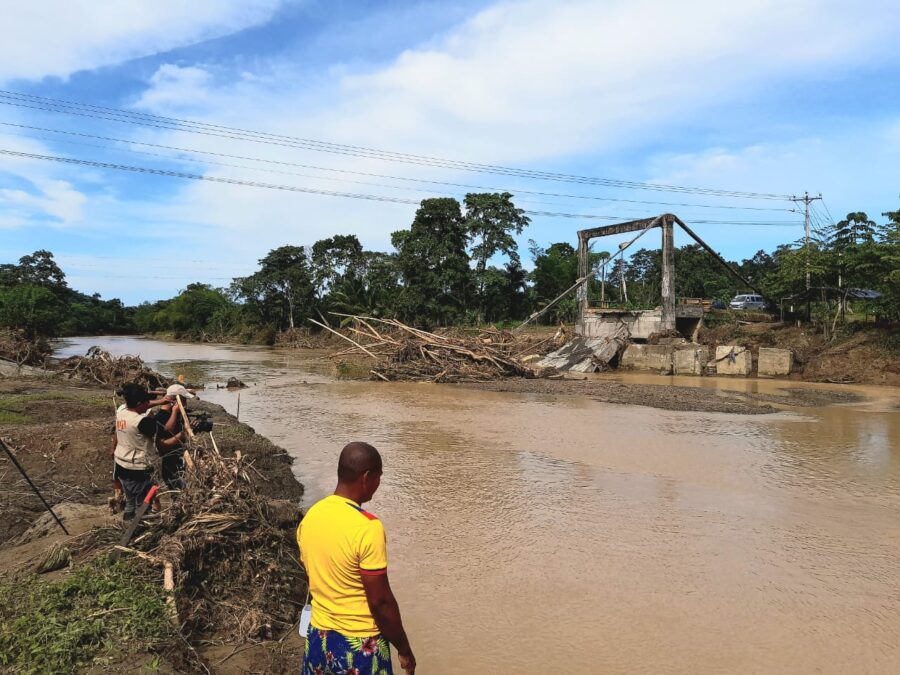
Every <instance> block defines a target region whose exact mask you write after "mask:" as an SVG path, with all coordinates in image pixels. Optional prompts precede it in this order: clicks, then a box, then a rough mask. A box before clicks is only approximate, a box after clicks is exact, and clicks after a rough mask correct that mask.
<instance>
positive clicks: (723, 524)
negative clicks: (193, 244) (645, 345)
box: [58, 338, 900, 675]
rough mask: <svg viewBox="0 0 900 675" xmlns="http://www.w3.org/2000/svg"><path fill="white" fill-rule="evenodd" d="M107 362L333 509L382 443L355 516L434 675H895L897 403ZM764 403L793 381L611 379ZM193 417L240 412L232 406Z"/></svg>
mask: <svg viewBox="0 0 900 675" xmlns="http://www.w3.org/2000/svg"><path fill="white" fill-rule="evenodd" d="M93 344H100V345H101V346H103V348H105V349H108V350H110V351H112V352H113V353H116V354H126V353H128V354H139V355H141V356H142V357H143V358H144V359H145V360H147V361H148V362H149V363H150V364H151V365H152V366H154V367H156V368H158V369H160V370H161V371H163V372H168V373H174V372H184V371H186V372H188V379H189V380H191V381H196V380H198V379H199V380H201V381H205V382H207V383H208V384H209V385H213V384H214V383H216V382H220V383H222V382H224V381H225V379H227V378H228V377H229V376H231V375H235V376H237V377H239V378H240V379H242V380H244V381H245V382H246V383H247V384H249V385H251V386H250V387H249V388H248V389H244V390H243V391H242V392H241V394H240V397H241V398H240V419H241V421H244V422H247V423H248V424H250V425H251V426H253V427H254V428H255V429H256V430H257V431H258V432H260V433H262V434H264V435H266V436H268V437H269V438H271V439H272V440H273V441H274V442H275V443H278V444H279V445H281V446H283V447H284V448H286V449H287V450H288V452H290V453H291V454H292V455H293V456H294V457H296V463H295V465H294V472H295V474H296V476H297V478H298V479H299V480H300V481H301V482H303V484H304V485H305V486H306V501H307V503H312V502H313V501H315V500H317V499H319V498H321V497H323V496H324V495H326V494H329V493H330V491H331V490H332V489H333V487H334V483H335V470H336V459H337V454H338V452H339V451H340V448H341V447H342V446H343V445H344V443H346V442H347V441H349V440H356V439H359V440H366V441H369V442H371V443H373V444H374V445H376V446H377V447H378V448H379V449H380V450H381V452H382V454H383V456H384V460H385V474H384V479H383V481H382V487H381V489H380V491H379V492H378V493H377V494H376V496H375V499H374V500H373V501H372V502H371V504H370V505H369V508H370V510H372V511H373V512H374V513H376V514H378V516H379V517H380V518H381V519H382V520H383V521H384V523H385V527H386V529H387V531H388V538H389V541H388V546H389V556H390V570H391V581H392V584H393V586H394V588H395V591H396V595H397V596H398V598H399V600H400V607H401V610H402V612H403V616H404V622H405V624H406V626H407V629H408V632H409V635H410V640H411V642H412V645H413V648H414V650H415V652H416V655H417V658H418V661H419V672H420V673H423V674H424V675H428V674H430V673H505V672H513V673H569V672H572V673H723V672H728V673H773V672H779V673H813V672H815V673H881V672H884V673H888V672H900V392H897V391H895V390H890V389H882V388H877V387H869V388H865V387H845V388H842V390H849V391H854V392H857V393H860V394H862V395H863V396H864V400H863V401H861V402H858V403H853V404H843V405H832V406H828V407H823V408H803V409H799V408H798V409H785V410H783V411H780V412H778V413H775V414H770V415H746V416H742V415H733V414H724V413H694V412H675V411H667V410H657V409H651V408H644V407H639V406H623V405H614V404H604V403H599V402H596V401H593V400H590V399H588V398H582V397H578V396H569V397H556V398H554V397H551V396H548V395H540V394H520V393H497V392H486V391H476V390H471V389H465V388H458V387H453V386H440V385H431V384H384V383H375V382H358V381H341V380H336V379H335V378H334V377H333V376H332V374H331V372H332V370H331V366H330V363H329V362H327V361H324V360H322V359H321V355H320V354H317V353H315V352H279V351H275V350H271V349H266V348H257V347H226V346H215V345H188V344H179V343H168V342H161V341H154V340H143V339H136V338H85V339H76V340H69V341H67V342H65V343H64V344H63V346H62V348H61V350H60V351H59V352H58V354H59V355H63V356H64V355H68V354H72V353H78V354H83V353H84V351H85V350H86V349H87V348H88V347H89V346H90V345H93ZM612 377H615V378H616V379H618V380H620V381H624V382H628V381H634V382H643V383H660V384H665V383H677V384H686V385H689V386H690V385H695V386H705V387H715V388H720V389H722V390H723V391H724V390H727V389H736V390H744V389H746V388H750V389H753V390H754V391H760V392H767V393H778V391H779V389H780V388H781V387H785V386H791V387H797V386H798V385H797V383H790V385H787V384H785V383H778V382H772V381H768V382H761V381H735V380H717V379H713V378H704V379H701V378H678V380H677V381H676V382H673V378H661V377H655V376H634V375H632V376H624V375H614V376H612ZM202 396H203V397H204V398H206V399H208V400H211V401H214V402H216V403H220V404H222V405H224V406H225V407H226V408H227V409H228V410H229V412H232V413H234V412H236V409H237V402H238V394H237V393H235V392H227V391H225V390H216V389H214V388H212V389H207V390H206V391H205V392H203V393H202Z"/></svg>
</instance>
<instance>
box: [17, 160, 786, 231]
mask: <svg viewBox="0 0 900 675" xmlns="http://www.w3.org/2000/svg"><path fill="white" fill-rule="evenodd" d="M0 154H3V155H9V156H11V157H23V158H26V159H37V160H41V161H47V162H58V163H60V164H75V165H81V166H93V167H97V168H101V169H115V170H117V171H129V172H132V173H142V174H151V175H157V176H168V177H171V178H184V179H189V180H201V181H208V182H212V183H223V184H226V185H244V186H247V187H256V188H265V189H269V190H284V191H288V192H301V193H304V194H315V195H324V196H328V197H345V198H350V199H365V200H369V201H378V202H390V203H394V204H411V205H418V204H419V203H420V202H418V201H416V200H411V199H402V198H400V197H390V196H386V195H373V194H367V193H358V192H356V193H354V192H337V191H333V190H318V189H314V188H305V187H299V186H295V185H281V184H277V183H263V182H260V181H247V180H240V179H237V178H225V177H221V176H203V175H200V174H194V173H186V172H183V171H170V170H168V169H155V168H151V167H143V166H133V165H128V164H111V163H108V162H97V161H94V160H88V159H77V158H73V157H59V156H57V155H39V154H35V153H30V152H18V151H15V150H5V149H0ZM524 212H525V213H526V214H528V215H533V216H548V217H553V218H584V219H589V220H613V221H615V220H621V216H606V215H597V214H590V213H561V212H554V211H529V210H524ZM692 222H695V223H701V224H703V223H706V224H721V225H773V226H791V225H795V223H790V222H757V221H724V220H694V221H692Z"/></svg>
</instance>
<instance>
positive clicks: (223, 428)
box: [0, 376, 305, 673]
mask: <svg viewBox="0 0 900 675" xmlns="http://www.w3.org/2000/svg"><path fill="white" fill-rule="evenodd" d="M114 405H115V403H114V398H113V395H112V390H111V388H107V387H101V386H93V385H89V384H85V383H83V382H76V381H61V380H59V379H58V378H54V377H22V376H20V377H6V378H2V379H0V436H2V437H3V438H5V439H6V440H7V441H8V442H9V443H10V444H11V445H12V446H13V449H14V451H15V453H16V455H17V458H18V460H19V462H20V463H21V464H22V466H23V467H24V468H25V470H26V471H27V472H28V473H29V475H30V477H31V479H32V480H33V481H34V483H35V484H36V485H37V486H39V488H40V489H41V491H42V493H43V494H44V497H45V498H46V499H47V501H48V502H49V503H50V504H51V506H53V508H54V510H55V511H56V512H57V514H58V515H59V516H60V517H61V518H62V520H63V522H64V524H65V525H66V526H67V529H68V530H69V532H70V536H66V535H64V534H63V533H62V532H61V531H60V529H59V528H58V527H57V526H56V525H55V523H54V522H53V521H52V520H51V519H50V516H49V514H46V512H45V511H44V509H43V506H42V505H41V503H40V501H39V500H38V498H37V497H35V496H34V495H33V493H31V492H30V490H29V488H28V486H27V484H26V483H25V481H24V480H23V479H22V478H21V476H20V475H19V474H18V472H17V471H16V469H15V468H14V467H13V466H12V464H11V462H9V460H8V459H7V458H6V457H5V456H4V457H0V467H2V468H0V470H2V472H3V476H4V480H3V482H2V484H0V569H2V570H3V573H2V576H0V598H2V599H3V604H2V608H0V623H2V625H3V628H2V629H0V653H3V655H4V658H5V659H7V660H9V659H11V661H10V662H7V663H5V666H6V667H13V668H14V669H15V670H22V669H23V668H24V669H27V668H33V669H35V671H36V672H41V671H48V670H49V671H52V670H58V669H63V670H71V669H87V668H89V667H95V666H96V665H97V664H104V668H105V669H109V668H112V669H113V670H115V664H117V663H119V664H124V663H127V664H128V667H129V668H132V667H135V666H136V665H139V664H146V665H148V666H152V667H154V668H158V669H160V670H161V671H162V672H173V671H179V670H180V671H183V670H184V669H185V668H187V669H189V670H190V669H195V668H200V669H202V667H201V665H200V664H201V663H203V664H205V666H206V667H207V668H209V669H210V670H211V672H222V673H227V672H241V668H240V664H241V663H243V664H244V665H245V666H246V665H248V664H253V668H254V669H257V668H261V669H263V670H265V672H273V673H279V672H292V671H294V670H296V667H297V663H298V661H299V654H300V652H299V650H300V649H301V646H302V641H301V640H300V639H299V637H297V636H296V631H295V630H294V631H292V630H291V625H292V624H293V622H294V620H295V619H296V617H297V616H298V615H299V608H300V606H301V605H302V603H303V601H304V598H305V588H304V586H303V582H302V578H301V574H300V570H299V566H298V565H297V564H296V554H295V548H296V547H295V544H294V542H293V530H294V528H295V527H296V523H297V521H298V520H299V500H300V498H301V497H302V494H303V487H302V485H300V483H299V482H298V481H297V480H296V479H295V477H294V475H293V472H292V469H291V464H292V461H293V460H292V459H291V457H290V456H288V454H287V453H286V452H285V451H284V450H283V449H282V448H280V447H278V446H276V445H274V444H273V443H271V442H270V441H269V440H268V439H266V438H264V437H262V436H260V435H258V434H256V433H255V432H254V431H253V429H252V428H250V427H249V426H247V425H246V424H241V423H239V422H238V421H237V420H236V419H235V418H234V417H233V416H232V415H229V414H228V413H226V412H225V410H224V409H223V408H222V407H221V406H217V405H215V404H211V403H206V402H197V403H194V404H193V405H192V408H196V409H197V410H203V411H206V412H208V413H210V415H211V419H212V420H213V423H214V425H215V428H214V435H215V437H216V441H217V445H218V448H219V450H220V451H221V457H222V459H221V460H218V461H220V462H221V463H222V467H223V468H224V467H226V466H227V467H233V470H234V471H235V476H234V481H231V482H234V483H236V485H235V486H229V485H224V486H218V487H217V488H216V489H217V490H218V491H219V492H220V493H221V491H222V489H223V488H224V489H225V490H226V493H228V491H234V490H238V491H239V494H240V497H239V498H240V499H241V500H250V503H251V504H257V505H259V508H261V509H262V510H263V511H264V515H265V519H264V522H263V524H264V525H265V526H267V527H268V528H269V530H271V532H268V531H267V536H268V537H269V539H268V540H267V545H268V546H267V548H269V549H271V546H275V547H276V549H278V551H279V552H280V553H279V555H281V556H282V557H281V558H278V557H277V556H274V555H273V556H270V558H271V560H274V561H277V562H278V564H272V563H271V561H269V562H267V561H268V560H269V559H268V558H267V557H266V554H265V552H263V551H259V553H260V554H262V555H260V556H255V555H254V552H249V554H250V556H251V558H250V559H248V560H245V561H244V562H241V560H242V558H241V556H242V552H241V551H240V550H238V548H236V547H239V543H236V542H239V541H240V540H241V538H242V537H246V538H247V539H248V541H249V540H250V539H251V538H252V537H253V536H254V535H253V534H252V533H251V532H249V531H248V533H247V534H246V535H245V534H242V533H241V532H236V533H234V534H233V535H231V537H232V538H231V539H230V540H229V539H228V535H227V534H215V533H214V532H215V530H211V531H209V533H208V534H203V530H198V531H197V533H196V537H197V538H198V541H200V542H201V543H202V544H203V545H204V546H205V547H206V548H204V549H203V550H202V552H201V551H199V550H198V554H201V553H202V557H201V558H200V559H198V560H193V561H189V560H184V561H182V563H181V564H182V565H184V569H183V570H181V571H179V572H178V574H177V575H176V584H177V586H176V590H175V592H174V607H175V612H176V618H177V619H178V623H177V624H176V622H175V621H174V620H166V621H164V622H162V623H160V622H155V621H146V622H144V623H145V624H146V625H144V624H143V623H142V624H141V627H139V628H135V626H134V625H133V624H132V623H129V621H130V620H135V621H138V622H141V621H142V616H144V615H146V616H149V617H155V616H163V617H168V619H171V618H172V617H171V613H172V609H171V607H172V605H171V604H170V603H171V601H169V600H167V597H168V596H167V595H166V594H164V593H163V592H162V590H161V589H162V583H163V569H162V567H160V566H157V565H156V564H155V563H153V562H150V563H148V562H147V559H138V558H136V557H135V556H138V555H139V554H126V555H124V556H123V561H122V562H119V563H116V564H115V565H112V564H111V563H110V562H109V561H108V559H107V554H108V553H109V552H110V551H111V550H112V546H113V544H114V543H115V542H116V541H117V539H118V537H119V536H120V535H121V532H122V530H123V525H122V522H121V516H119V515H116V516H113V515H111V514H110V510H109V508H108V506H107V498H108V497H109V495H110V494H111V468H112V462H111V460H110V458H109V454H108V448H109V445H110V437H111V434H112V419H113V410H114ZM236 458H239V459H236ZM198 470H199V469H198ZM229 470H231V469H229ZM238 474H240V475H238ZM241 485H243V487H242V486H241ZM229 494H230V493H229ZM229 494H225V495H224V496H225V497H226V499H225V500H224V501H227V497H228V496H229ZM209 496H210V497H211V496H212V495H209ZM174 506H175V504H174V502H173V497H172V495H171V494H168V495H166V494H164V495H163V497H162V508H163V512H162V514H161V516H160V519H159V521H158V524H157V525H154V524H153V522H157V521H153V522H151V524H150V526H149V527H148V529H147V531H146V534H147V536H145V537H144V539H143V540H139V539H138V538H136V540H135V541H134V542H133V544H132V545H133V546H134V547H135V549H136V550H141V549H142V548H146V546H147V544H148V542H149V541H151V540H153V539H154V537H155V536H156V535H154V534H153V532H154V527H157V528H161V527H163V526H165V527H168V528H169V530H170V531H169V532H168V534H167V535H166V536H170V538H171V539H172V541H173V542H177V540H178V536H181V537H182V538H183V537H184V536H186V535H184V534H181V535H179V533H178V531H177V528H181V527H182V526H183V525H185V524H184V523H178V522H175V521H174V520H173V517H172V516H171V514H172V513H174V511H173V510H172V509H173V508H174ZM254 508H256V507H254ZM167 509H169V511H167ZM195 520H196V519H195ZM238 527H240V525H238ZM172 528H176V530H173V529H172ZM254 529H255V530H259V529H260V527H254ZM263 529H265V528H263ZM182 531H183V530H182ZM176 535H177V536H176ZM140 536H141V535H140V533H139V534H138V537H140ZM210 538H211V539H210ZM226 540H227V542H226ZM226 543H227V544H228V546H230V548H228V547H226ZM254 545H255V544H254ZM181 546H182V548H183V546H184V545H183V544H182V545H181ZM54 547H56V550H62V549H65V550H66V551H67V554H66V555H67V556H68V557H69V558H70V562H69V564H67V565H65V566H64V567H63V568H62V569H60V570H58V571H52V572H50V573H49V574H41V575H38V574H36V569H37V567H38V566H40V565H41V564H42V563H43V562H44V561H45V560H46V559H47V558H48V554H49V553H50V552H51V551H53V550H54ZM154 555H155V554H154ZM254 557H258V558H259V559H260V561H262V562H264V563H266V564H265V565H262V566H258V565H257V564H256V562H255V561H254V560H253V558H254ZM153 558H154V556H153V555H151V556H150V557H149V559H150V560H152V559H153ZM174 559H176V560H178V556H177V555H175V556H174ZM203 560H206V561H207V565H206V566H204V563H203ZM241 567H244V568H245V569H246V572H252V573H253V577H254V578H252V579H249V578H248V579H243V578H242V570H241ZM269 567H271V568H272V569H269ZM178 569H179V568H178V565H177V564H176V570H178ZM99 587H103V588H105V589H106V591H105V595H104V594H99V595H98V593H99V591H97V589H98V588H99ZM148 589H152V590H148ZM212 589H216V590H215V592H212ZM265 589H267V590H265ZM25 591H27V593H26V594H25V595H23V593H25ZM66 593H68V594H70V595H72V596H73V597H76V598H78V601H77V602H76V603H75V604H74V606H73V604H72V603H60V602H58V599H59V598H60V597H62V596H61V595H60V594H62V595H65V594H66ZM261 594H262V595H266V597H259V598H257V596H260V595H261ZM232 596H234V597H232ZM240 596H243V597H240ZM110 598H113V599H114V600H113V602H112V605H110V604H109V603H110ZM116 598H117V599H118V600H115V599H116ZM73 602H74V601H73ZM250 602H255V603H257V605H258V607H257V605H254V607H255V608H256V609H257V610H258V616H256V615H253V616H250V615H248V614H247V613H246V612H243V613H241V612H239V611H238V605H240V604H241V603H250ZM35 603H37V604H35ZM230 603H232V606H233V607H234V608H235V609H234V611H232V612H231V614H232V615H233V617H234V618H235V620H237V619H242V620H244V625H242V626H241V627H240V630H236V629H235V628H236V626H234V625H227V624H228V623H229V621H228V617H227V616H224V615H227V614H228V613H229V611H228V610H227V609H224V610H223V607H225V608H227V607H228V606H229V604H230ZM242 609H243V608H242ZM160 612H162V613H161V614H160ZM223 613H224V615H223ZM239 614H240V616H238V615H239ZM251 614H252V612H251ZM248 616H249V618H248ZM36 617H39V625H37V626H31V625H29V626H27V627H25V626H24V625H22V626H18V628H17V625H18V623H17V622H21V621H26V622H29V621H38V619H36ZM129 617H130V619H129ZM119 619H122V621H119ZM125 619H129V620H128V621H126V620H125ZM47 626H50V627H52V628H53V629H52V630H49V631H48V630H46V627H47ZM145 628H146V630H145ZM23 629H25V630H23ZM77 636H81V637H80V638H78V639H77V640H76V643H75V644H72V643H71V641H72V640H73V639H75V638H76V637H77ZM82 638H83V640H84V641H85V642H84V643H82V642H81V641H80V640H82ZM282 638H284V639H283V640H282ZM34 641H38V642H41V644H39V645H37V644H35V643H34ZM43 641H46V644H43ZM31 648H39V654H40V656H39V658H38V659H37V660H35V658H36V657H35V656H34V655H29V654H27V653H24V651H23V650H27V649H31ZM21 659H24V661H23V660H21ZM54 659H55V660H54ZM42 664H43V665H42Z"/></svg>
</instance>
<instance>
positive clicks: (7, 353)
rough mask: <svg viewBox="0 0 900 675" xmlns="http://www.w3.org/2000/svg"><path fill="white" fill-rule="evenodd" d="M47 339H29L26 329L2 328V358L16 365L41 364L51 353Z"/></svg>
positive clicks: (0, 342) (0, 348)
mask: <svg viewBox="0 0 900 675" xmlns="http://www.w3.org/2000/svg"><path fill="white" fill-rule="evenodd" d="M51 351H52V350H51V349H50V345H49V344H48V343H47V341H46V340H29V339H28V338H27V337H26V335H25V331H23V330H18V329H13V328H0V359H6V360H8V361H12V362H13V363H15V364H16V365H19V366H21V365H31V366H36V365H41V364H43V363H44V361H45V360H46V358H47V357H48V356H49V355H50V353H51Z"/></svg>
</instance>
